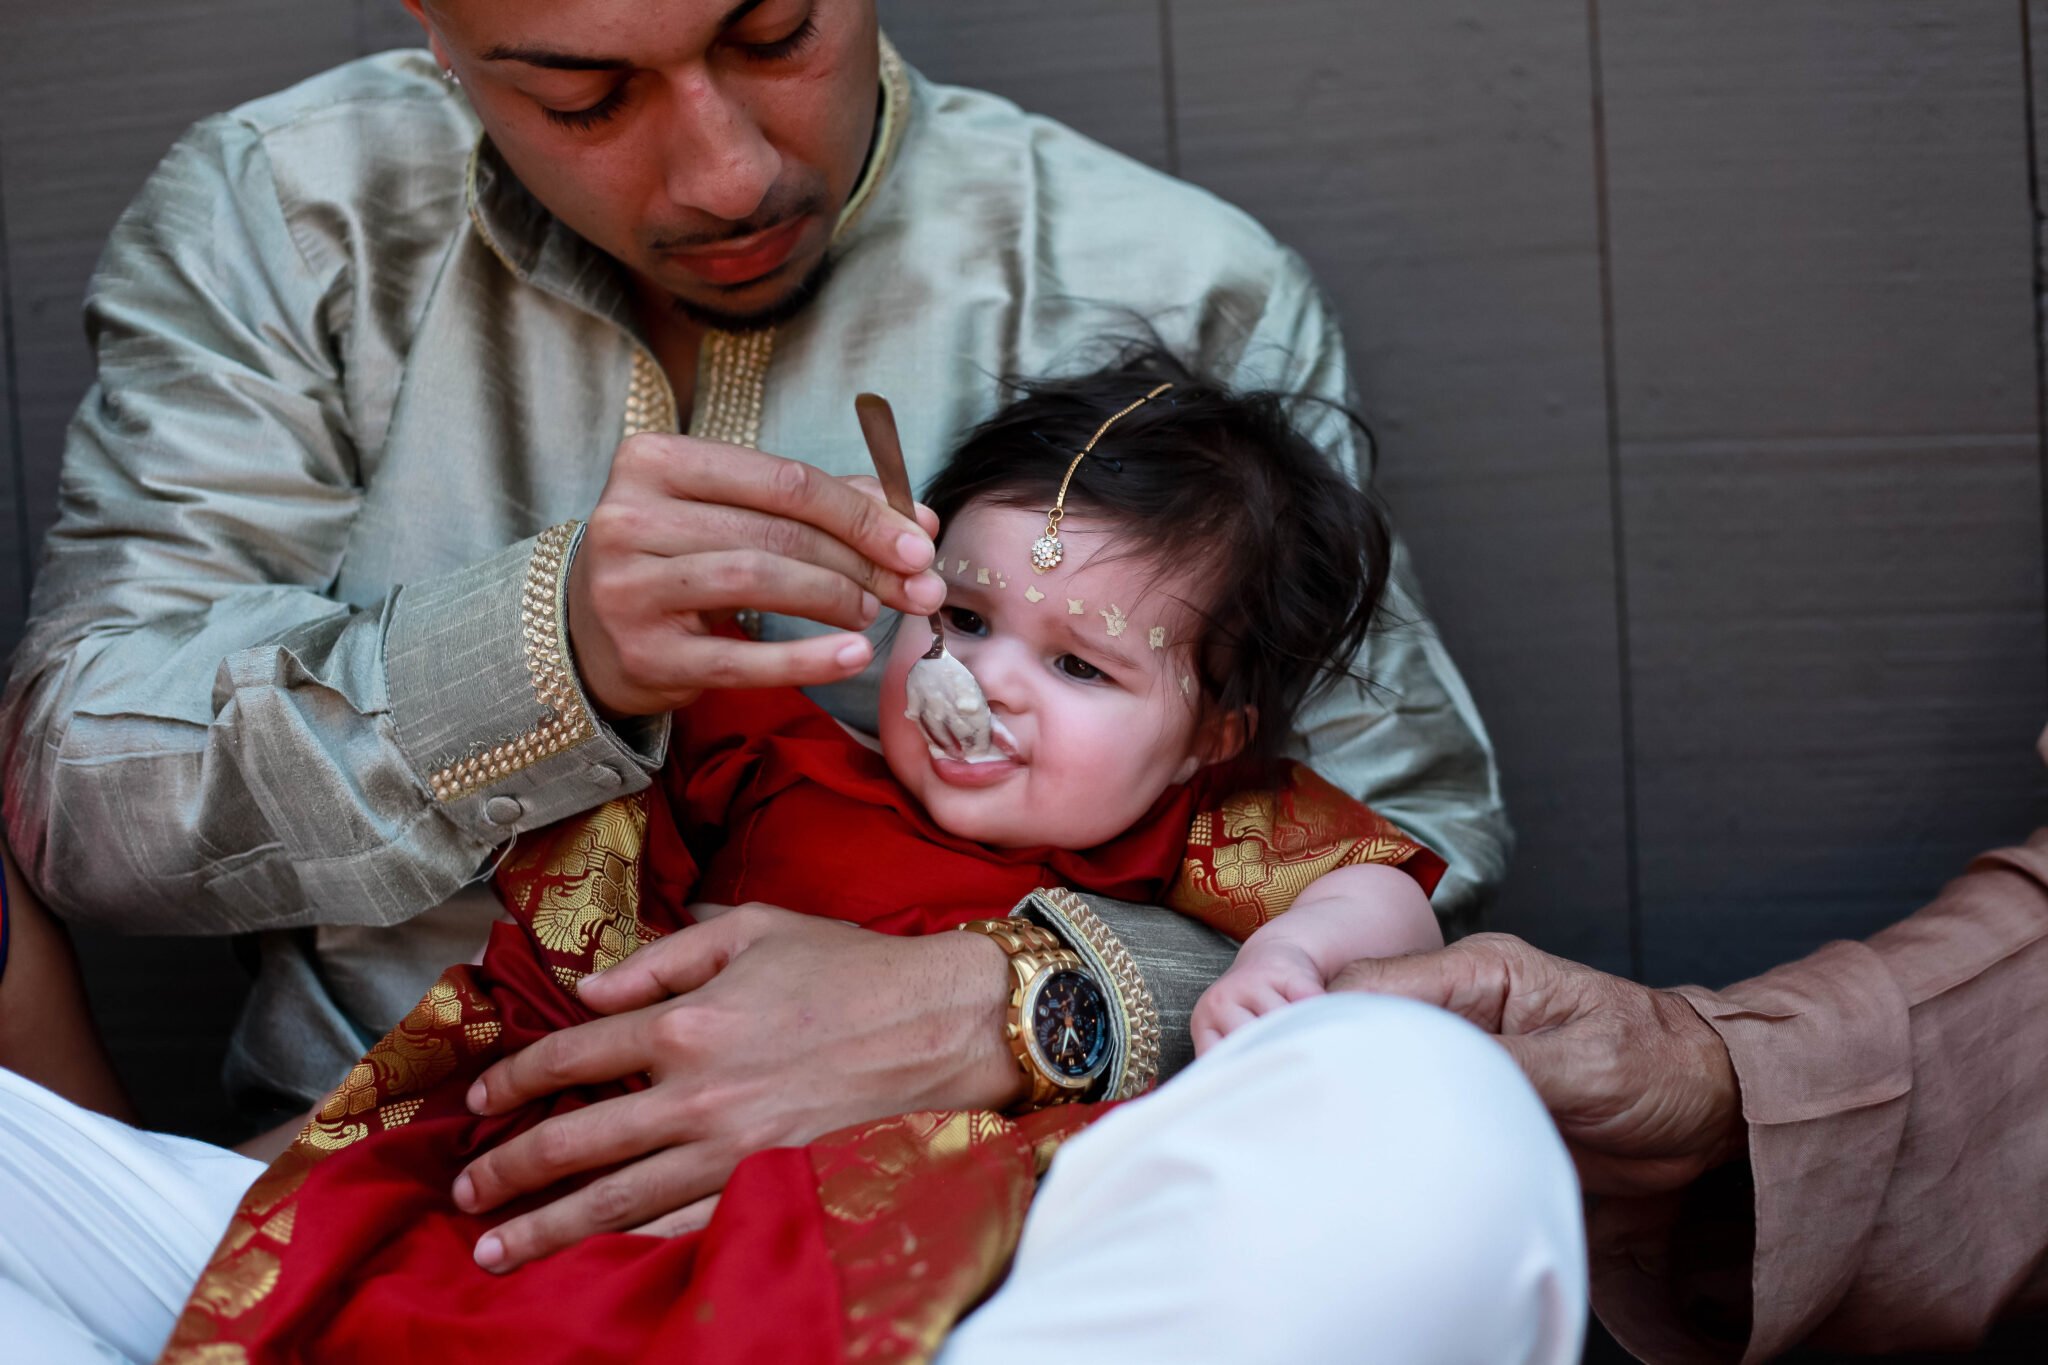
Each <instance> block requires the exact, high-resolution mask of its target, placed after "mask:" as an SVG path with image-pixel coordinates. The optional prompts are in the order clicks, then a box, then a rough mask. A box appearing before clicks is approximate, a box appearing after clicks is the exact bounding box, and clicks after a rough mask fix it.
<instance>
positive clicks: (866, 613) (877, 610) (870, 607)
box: [860, 592, 882, 621]
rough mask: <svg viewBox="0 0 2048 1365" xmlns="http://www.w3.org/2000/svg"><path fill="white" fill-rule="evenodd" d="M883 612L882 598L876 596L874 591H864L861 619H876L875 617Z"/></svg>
mask: <svg viewBox="0 0 2048 1365" xmlns="http://www.w3.org/2000/svg"><path fill="white" fill-rule="evenodd" d="M881 612H882V603H881V600H880V599H879V598H877V597H876V596H875V595H874V594H873V593H871V592H864V593H862V594H861V595H860V619H861V620H863V621H872V620H874V619H875V618H876V617H877V616H879V615H881Z"/></svg>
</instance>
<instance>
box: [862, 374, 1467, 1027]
mask: <svg viewBox="0 0 2048 1365" xmlns="http://www.w3.org/2000/svg"><path fill="white" fill-rule="evenodd" d="M1161 384H1167V385H1170V387H1165V388H1163V391H1159V392H1157V394H1156V396H1153V397H1150V398H1147V397H1146V395H1147V394H1148V393H1151V392H1153V391H1154V390H1155V389H1159V388H1160V386H1161ZM1134 403H1135V404H1136V406H1132V405H1133V404H1134ZM1127 408H1128V409H1129V410H1128V411H1127V412H1126V411H1125V409H1127ZM1119 413H1122V414H1123V415H1122V416H1118V415H1117V414H1119ZM1098 433H1099V436H1100V440H1099V441H1098V442H1096V443H1094V448H1093V449H1092V450H1091V451H1090V453H1088V454H1087V455H1085V456H1078V455H1077V452H1079V451H1080V450H1082V449H1083V448H1084V447H1085V446H1087V445H1088V444H1089V437H1090V436H1091V434H1098ZM925 501H926V503H927V504H928V505H929V506H931V508H932V509H933V510H934V511H935V512H937V513H938V516H939V521H940V525H941V526H942V527H943V528H944V532H943V538H942V540H941V543H940V549H939V568H940V571H941V573H942V575H943V576H944V577H945V578H946V579H947V582H948V587H947V603H946V606H945V607H944V608H943V610H942V613H941V614H942V616H943V617H944V619H945V622H946V649H947V652H948V653H951V654H953V655H955V656H956V657H958V658H959V659H961V660H962V661H963V662H965V663H966V664H967V666H968V668H969V669H970V670H971V671H972V672H973V673H974V675H975V677H976V679H977V680H978V681H979V682H980V684H981V687H982V690H983V692H984V694H985V695H986V696H987V698H988V702H989V705H990V707H991V710H992V713H993V715H994V717H995V718H996V719H997V720H998V721H1000V722H1001V723H1002V727H1003V728H1004V729H1005V730H1007V732H1008V735H1009V737H1010V741H1011V742H1010V744H1009V745H1008V746H1006V747H1007V749H1008V752H1009V757H1008V759H1007V761H1002V762H996V763H973V764H969V763H963V762H959V761H956V760H951V759H947V758H945V757H942V756H940V755H939V754H937V753H936V752H935V751H932V750H930V749H929V748H928V747H927V746H926V744H925V742H924V739H923V735H922V733H921V732H920V731H919V730H918V728H917V727H916V726H915V725H914V724H912V723H910V721H909V719H908V718H907V717H906V716H905V715H904V712H905V707H904V704H903V702H904V680H905V677H906V675H907V674H908V672H909V670H910V668H911V666H912V664H913V663H914V661H915V660H916V659H917V657H918V656H919V655H920V654H921V653H922V652H923V651H924V649H925V648H926V646H927V645H928V644H929V637H927V636H926V635H925V634H924V632H923V631H922V630H921V629H913V628H910V627H907V626H906V627H905V628H904V629H902V630H901V631H899V633H898V635H897V637H896V641H895V647H894V650H893V652H892V654H891V656H890V659H889V663H888V669H887V672H886V674H885V677H884V681H883V691H882V707H881V714H882V721H881V741H882V752H883V753H884V755H885V756H886V757H887V759H888V763H889V768H890V771H891V772H892V773H893V774H894V775H895V776H896V778H897V779H898V780H899V781H901V782H902V784H903V785H904V786H905V787H906V788H907V789H908V790H909V791H910V792H911V793H912V794H913V795H915V796H916V797H917V799H918V801H919V803H920V804H921V805H922V806H923V807H924V808H925V810H927V811H928V812H930V814H931V817H932V819H933V820H934V821H936V822H937V824H938V825H939V826H941V827H942V828H944V829H946V830H948V831H950V832H952V833H954V834H957V835H961V836H964V837H966V838H970V839H974V840H977V841H979V842H982V843H985V844H991V845H996V846H998V847H1020V846H1031V845H1050V846H1052V847H1055V848H1062V849H1086V848H1093V847H1096V846H1098V845H1101V844H1103V843H1105V842H1107V841H1109V840H1111V839H1113V838H1115V837H1116V836H1118V835H1122V834H1124V833H1126V832H1127V831H1129V830H1131V829H1133V828H1134V827H1141V826H1142V825H1143V824H1144V822H1145V821H1146V820H1147V817H1148V815H1150V814H1154V813H1155V812H1154V807H1155V805H1156V804H1157V803H1158V802H1159V801H1160V799H1161V797H1162V795H1163V794H1165V793H1167V792H1169V791H1170V790H1172V789H1173V788H1174V787H1176V786H1178V785H1180V784H1185V783H1187V782H1189V780H1190V779H1192V778H1194V777H1196V775H1197V774H1198V773H1202V772H1203V771H1204V770H1215V769H1219V768H1221V769H1222V772H1212V774H1211V775H1212V776H1222V775H1223V773H1229V774H1231V775H1235V776H1237V777H1238V779H1239V784H1240V785H1257V778H1256V774H1257V773H1258V772H1259V771H1260V769H1261V768H1262V767H1263V768H1265V769H1267V770H1270V769H1271V767H1272V766H1273V760H1275V759H1277V757H1278V756H1279V754H1280V752H1281V749H1282V746H1283V745H1284V744H1285V743H1286V741H1287V739H1288V736H1289V734H1290V732H1291V730H1292V722H1293V720H1294V718H1295V715H1296V714H1297V712H1298V711H1299V709H1300V708H1301V706H1302V705H1303V703H1304V702H1305V701H1307V700H1308V699H1310V698H1311V697H1313V696H1314V695H1315V694H1317V693H1318V692H1320V691H1322V690H1324V689H1326V688H1328V687H1331V686H1335V685H1352V686H1355V685H1359V684H1358V682H1357V681H1355V680H1353V679H1351V678H1350V677H1349V676H1348V674H1347V673H1346V669H1347V668H1348V665H1349V661H1350V659H1351V657H1352V655H1353V654H1354V653H1355V652H1356V650H1357V648H1358V646H1359V644H1360V643H1361V642H1362V640H1363V638H1364V636H1365V634H1366V632H1367V630H1368V629H1369V628H1370V626H1371V624H1372V622H1373V618H1374V615H1375V612H1376V610H1377V607H1378V605H1379V602H1380V598H1381V596H1382V593H1383V590H1384V586H1385V583H1386V578H1387V572H1388V555H1389V538H1388V533H1387V530H1386V526H1385V523H1384V520H1383V518H1382V517H1381V515H1380V513H1379V510H1378V508H1377V506H1376V505H1375V504H1374V502H1373V501H1372V499H1371V498H1370V497H1369V495H1367V494H1365V493H1363V492H1361V491H1360V490H1359V489H1357V488H1356V487H1355V486H1354V485H1353V484H1352V483H1351V481H1350V480H1349V479H1347V478H1345V477H1344V476H1343V474H1341V473H1340V472H1339V471H1337V470H1336V469H1335V468H1333V467H1332V465H1331V463H1330V461H1329V460H1328V458H1327V457H1326V456H1324V455H1323V454H1322V453H1321V452H1319V451H1317V450H1316V449H1315V448H1314V447H1313V446H1312V445H1310V444H1309V443H1308V442H1307V441H1306V440H1305V439H1304V438H1303V437H1302V436H1301V435H1299V434H1298V433H1297V432H1296V431H1295V430H1294V429H1293V428H1292V426H1291V425H1290V424H1289V422H1288V420H1287V417H1286V413H1285V409H1284V405H1283V400H1282V399H1281V398H1280V397H1278V396H1276V395H1270V394H1246V395H1236V394H1232V393H1230V392H1228V391H1226V390H1224V389H1222V388H1221V387H1219V386H1217V385H1215V384H1212V383H1207V382H1203V381H1201V380H1199V379H1197V378H1196V377H1194V376H1192V375H1190V374H1188V373H1186V372H1185V371H1184V370H1182V369H1180V367H1178V366H1177V365H1176V364H1174V363H1173V362H1172V361H1171V360H1170V359H1169V358H1168V357H1166V356H1164V355H1160V354H1157V353H1148V354H1140V355H1137V356H1133V357H1130V358H1128V359H1127V360H1126V361H1125V363H1123V364H1121V365H1119V366H1116V367H1114V368H1112V369H1109V370H1107V371H1104V372H1101V373H1097V374H1093V375H1089V376H1087V377H1084V378H1080V379H1067V380H1056V381H1049V382H1042V383H1037V384H1032V385H1029V386H1026V392H1025V394H1024V396H1023V397H1021V398H1020V399H1018V400H1017V401H1016V402H1014V403H1012V404H1011V405H1010V406H1009V407H1008V408H1006V409H1004V410H1003V411H1002V412H1001V413H999V414H998V415H997V416H996V417H994V418H993V419H991V420H990V421H988V422H986V423H984V424H983V425H982V426H981V427H979V428H978V429H977V430H975V431H974V432H973V433H972V434H971V435H970V436H969V437H968V439H967V440H966V441H965V443H964V444H963V445H962V446H961V448H960V449H959V450H958V451H957V452H956V453H955V454H954V456H953V458H952V460H951V461H950V462H949V464H948V465H947V467H946V468H945V470H944V471H943V472H941V473H940V475H939V476H938V478H937V479H936V480H935V481H934V482H933V484H932V486H931V487H930V488H929V489H928V490H927V491H926V495H925ZM1048 522H1051V526H1050V527H1048ZM1041 538H1042V539H1041ZM1047 543H1051V544H1053V545H1057V546H1058V547H1060V549H1059V552H1058V553H1057V554H1056V555H1047V556H1045V558H1052V559H1053V560H1054V563H1053V566H1052V567H1051V568H1049V569H1039V568H1037V567H1036V564H1035V563H1034V562H1027V561H1028V557H1029V555H1030V554H1031V552H1032V551H1033V550H1035V549H1036V547H1037V546H1039V545H1044V544H1047ZM1225 765H1228V766H1225ZM1421 861H1422V862H1423V863H1424V864H1425V865H1429V866H1430V871H1429V873H1428V875H1429V878H1430V880H1431V881H1432V883H1433V881H1434V878H1435V875H1436V872H1437V871H1438V870H1440V865H1436V864H1435V862H1434V859H1433V858H1431V857H1429V856H1428V855H1427V854H1426V853H1425V854H1424V856H1423V859H1422V860H1421ZM1415 870H1416V871H1421V870H1422V868H1420V867H1418V868H1416V869H1415ZM1219 927H1225V926H1219ZM1442 945H1443V937H1442V933H1441V930H1440V929H1439V928H1438V925H1437V921H1436V917H1435V915H1434V914H1433V913H1432V912H1431V909H1430V906H1429V901H1428V897H1427V895H1426V894H1425V891H1424V889H1423V887H1422V886H1421V885H1420V884H1419V883H1418V882H1417V880H1416V879H1415V877H1414V876H1412V875H1410V874H1409V873H1408V872H1404V871H1402V870H1400V869H1399V868H1396V867H1393V866H1388V865H1386V864H1385V863H1363V864H1358V865H1352V866H1346V867H1341V868H1338V869H1336V870H1334V871H1331V872H1329V873H1327V874H1325V875H1323V876H1321V877H1318V878H1317V879H1316V880H1314V881H1313V882H1311V883H1309V884H1308V885H1307V886H1306V887H1304V888H1303V889H1302V890H1301V891H1300V892H1299V893H1298V894H1297V895H1296V896H1295V898H1294V900H1293V904H1292V906H1291V908H1289V910H1288V913H1286V914H1285V915H1281V916H1278V917H1277V918H1272V919H1269V920H1267V921H1266V922H1264V923H1263V924H1260V925H1259V927H1257V928H1256V930H1255V931H1254V932H1253V933H1252V934H1251V936H1250V937H1249V938H1248V939H1246V940H1245V943H1244V947H1243V948H1242V949H1241V950H1240V952H1239V954H1238V956H1237V959H1236V961H1235V963H1234V964H1233V965H1232V967H1231V969H1230V970H1229V971H1228V972H1227V973H1226V974H1225V975H1224V976H1223V977H1222V978H1220V979H1219V980H1218V981H1217V982H1216V983H1215V985H1214V986H1212V987H1211V988H1210V989H1209V991H1208V992H1207V993H1206V994H1205V995H1204V996H1203V997H1202V999H1201V1002H1200V1004H1199V1006H1198V1007H1197V1009H1196V1011H1195V1015H1194V1032H1195V1044H1196V1048H1197V1050H1198V1051H1206V1050H1207V1049H1208V1048H1209V1047H1210V1046H1212V1045H1213V1044H1214V1043H1215V1042H1216V1041H1217V1040H1218V1039H1220V1038H1221V1037H1222V1036H1223V1035H1225V1034H1227V1033H1229V1032H1230V1031H1231V1030H1232V1029H1234V1028H1236V1027H1238V1026H1240V1025H1242V1024H1244V1023H1246V1022H1248V1021H1249V1020H1251V1019H1253V1018H1255V1017H1257V1016H1259V1015H1261V1014H1265V1013H1267V1012H1269V1011H1271V1010H1274V1009H1277V1008H1279V1007H1280V1006H1281V1005H1283V1004H1286V1003H1288V1002H1290V1001H1295V1000H1301V999H1305V998H1307V997H1310V996H1314V995H1319V994H1321V993H1322V991H1323V989H1324V987H1325V985H1326V984H1327V983H1328V981H1329V979H1330V978H1331V977H1332V976H1334V975H1335V974H1336V972H1337V971H1338V970H1339V969H1340V968H1341V967H1342V966H1343V965H1344V964H1346V963H1348V962H1351V961H1353V960H1354V959H1357V958H1361V957H1385V956H1393V955H1396V954H1400V953H1407V952H1416V951H1421V950H1423V949H1427V948H1436V947H1441V946H1442Z"/></svg>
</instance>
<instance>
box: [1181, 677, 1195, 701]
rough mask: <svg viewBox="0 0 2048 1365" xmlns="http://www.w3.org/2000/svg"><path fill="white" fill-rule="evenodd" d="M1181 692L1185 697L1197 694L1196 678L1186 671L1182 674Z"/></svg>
mask: <svg viewBox="0 0 2048 1365" xmlns="http://www.w3.org/2000/svg"><path fill="white" fill-rule="evenodd" d="M1180 694H1181V695H1182V696H1183V697H1192V696H1194V695H1195V680H1194V679H1193V678H1190V677H1189V676H1188V675H1187V674H1185V673H1183V674H1181V675H1180Z"/></svg>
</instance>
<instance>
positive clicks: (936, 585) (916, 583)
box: [903, 574, 946, 611]
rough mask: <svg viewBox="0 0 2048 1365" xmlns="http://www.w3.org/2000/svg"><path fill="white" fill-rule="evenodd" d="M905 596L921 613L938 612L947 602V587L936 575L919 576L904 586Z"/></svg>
mask: <svg viewBox="0 0 2048 1365" xmlns="http://www.w3.org/2000/svg"><path fill="white" fill-rule="evenodd" d="M903 595H904V596H905V597H907V598H909V599H910V605H912V606H913V607H916V608H917V609H918V610H919V611H936V610H938V606H939V603H941V602H943V601H945V600H946V585H945V584H944V583H942V582H940V581H939V579H938V576H937V575H935V574H919V575H918V576H917V577H916V578H913V579H911V580H910V581H909V582H907V583H905V584H904V585H903Z"/></svg>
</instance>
